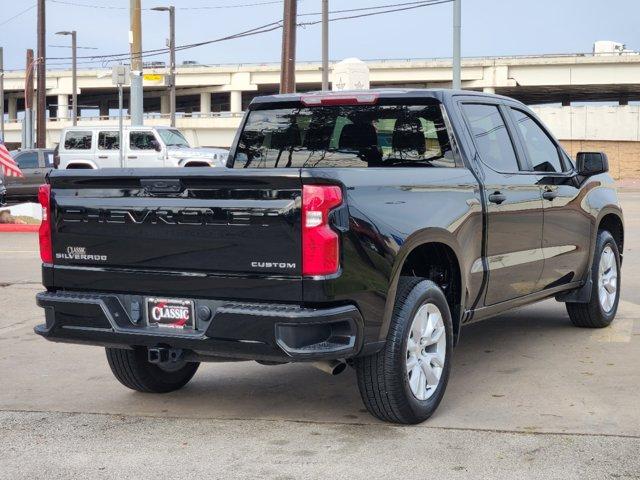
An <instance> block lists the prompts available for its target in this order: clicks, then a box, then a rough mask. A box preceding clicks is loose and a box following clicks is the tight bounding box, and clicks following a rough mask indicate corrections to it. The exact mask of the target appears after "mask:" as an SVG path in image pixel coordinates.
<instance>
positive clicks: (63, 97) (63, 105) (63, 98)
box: [56, 93, 69, 118]
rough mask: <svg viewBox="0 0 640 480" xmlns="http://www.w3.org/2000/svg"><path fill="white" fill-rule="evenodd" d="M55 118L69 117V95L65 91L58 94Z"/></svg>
mask: <svg viewBox="0 0 640 480" xmlns="http://www.w3.org/2000/svg"><path fill="white" fill-rule="evenodd" d="M56 117H57V118H69V95H67V94H66V93H64V94H60V95H58V112H57V115H56Z"/></svg>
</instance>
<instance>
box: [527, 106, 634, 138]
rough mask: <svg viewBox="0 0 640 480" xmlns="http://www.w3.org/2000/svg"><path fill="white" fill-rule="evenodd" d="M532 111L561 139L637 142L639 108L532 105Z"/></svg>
mask: <svg viewBox="0 0 640 480" xmlns="http://www.w3.org/2000/svg"><path fill="white" fill-rule="evenodd" d="M532 110H533V111H534V112H536V114H537V115H538V116H539V117H540V118H541V119H542V121H543V122H544V123H545V124H546V125H547V126H548V127H549V128H550V129H551V131H552V132H553V134H554V135H555V136H556V137H558V138H560V139H563V140H607V141H611V140H618V141H625V142H638V141H640V106H639V105H613V106H602V105H599V106H575V107H574V106H570V107H545V106H536V107H532Z"/></svg>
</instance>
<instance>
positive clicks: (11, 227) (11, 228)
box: [0, 223, 40, 233]
mask: <svg viewBox="0 0 640 480" xmlns="http://www.w3.org/2000/svg"><path fill="white" fill-rule="evenodd" d="M39 229H40V225H19V224H16V223H2V224H0V233H25V232H29V233H35V232H37V231H38V230H39Z"/></svg>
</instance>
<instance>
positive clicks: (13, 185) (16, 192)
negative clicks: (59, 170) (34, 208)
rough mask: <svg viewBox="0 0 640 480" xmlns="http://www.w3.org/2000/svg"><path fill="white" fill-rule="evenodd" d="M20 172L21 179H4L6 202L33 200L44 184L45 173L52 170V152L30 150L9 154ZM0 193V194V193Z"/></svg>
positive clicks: (14, 151) (36, 149) (49, 150)
mask: <svg viewBox="0 0 640 480" xmlns="http://www.w3.org/2000/svg"><path fill="white" fill-rule="evenodd" d="M9 153H10V154H11V156H12V157H13V159H14V160H15V161H16V163H17V164H18V167H20V170H21V171H22V175H23V176H22V177H6V178H5V179H4V184H5V187H6V200H7V201H20V200H34V199H36V198H37V197H38V187H39V186H40V185H42V184H43V183H45V177H46V176H47V173H49V171H50V170H51V169H52V168H53V150H52V149H45V148H32V149H25V150H12V151H11V152H9ZM0 193H1V192H0Z"/></svg>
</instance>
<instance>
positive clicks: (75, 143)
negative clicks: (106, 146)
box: [64, 132, 92, 150]
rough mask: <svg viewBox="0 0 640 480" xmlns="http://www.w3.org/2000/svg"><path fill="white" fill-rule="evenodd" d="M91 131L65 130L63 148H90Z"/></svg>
mask: <svg viewBox="0 0 640 480" xmlns="http://www.w3.org/2000/svg"><path fill="white" fill-rule="evenodd" d="M91 137H92V135H91V132H67V134H66V135H65V137H64V149H65V150H91Z"/></svg>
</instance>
